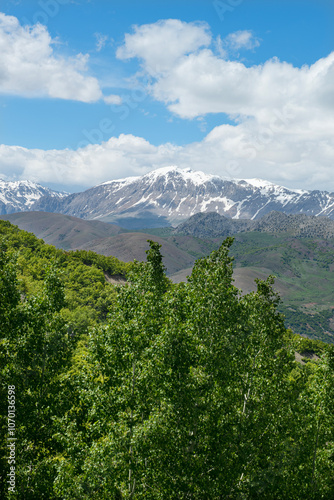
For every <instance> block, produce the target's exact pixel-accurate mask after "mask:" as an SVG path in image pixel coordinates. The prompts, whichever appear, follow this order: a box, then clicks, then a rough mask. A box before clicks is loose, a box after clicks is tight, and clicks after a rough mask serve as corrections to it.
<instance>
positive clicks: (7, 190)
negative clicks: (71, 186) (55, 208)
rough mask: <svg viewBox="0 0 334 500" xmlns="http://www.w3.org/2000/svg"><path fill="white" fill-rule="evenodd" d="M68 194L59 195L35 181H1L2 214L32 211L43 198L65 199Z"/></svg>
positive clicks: (0, 211)
mask: <svg viewBox="0 0 334 500" xmlns="http://www.w3.org/2000/svg"><path fill="white" fill-rule="evenodd" d="M66 195H67V193H58V192H57V191H53V190H52V189H49V188H46V187H44V186H41V185H40V184H37V183H36V182H33V181H26V180H22V181H8V182H7V181H4V180H2V179H1V180H0V214H10V213H14V212H23V211H26V210H31V209H32V208H33V205H34V204H35V203H36V202H37V201H38V200H40V198H42V197H43V196H50V197H57V198H63V197H64V196H66Z"/></svg>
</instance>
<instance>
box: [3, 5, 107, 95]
mask: <svg viewBox="0 0 334 500" xmlns="http://www.w3.org/2000/svg"><path fill="white" fill-rule="evenodd" d="M54 43H55V41H54V40H52V39H51V37H50V34H49V33H48V31H47V28H46V27H45V26H42V25H41V24H36V25H34V26H25V27H23V26H21V25H20V23H19V21H18V19H17V18H16V17H13V16H7V15H5V14H3V13H0V93H2V94H12V95H21V96H25V97H44V96H47V97H53V98H59V99H73V100H76V101H83V102H95V101H97V100H99V99H100V98H101V96H102V93H101V90H100V87H99V83H98V81H97V79H96V78H93V77H91V76H88V75H87V63H88V57H89V56H88V55H87V54H86V55H83V54H78V55H77V56H76V57H74V58H69V57H61V56H56V55H55V53H54V50H53V47H52V45H54Z"/></svg>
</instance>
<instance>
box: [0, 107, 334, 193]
mask: <svg viewBox="0 0 334 500" xmlns="http://www.w3.org/2000/svg"><path fill="white" fill-rule="evenodd" d="M290 116H291V115H290V110H289V109H283V111H282V114H281V115H280V114H279V113H278V116H275V114H274V113H273V115H272V120H271V126H270V127H263V128H261V129H258V126H257V123H256V122H255V121H248V122H245V123H240V124H239V125H236V126H233V125H221V126H218V127H215V128H214V129H213V130H212V131H211V132H210V133H209V134H208V135H207V136H206V137H205V138H204V139H203V140H202V141H201V142H197V143H191V144H188V145H185V146H176V145H174V144H170V143H166V144H161V145H159V146H155V145H152V144H150V143H149V142H148V141H146V140H145V139H143V138H141V137H135V136H133V135H125V134H122V135H120V136H119V137H112V138H111V139H109V140H108V141H106V142H103V143H102V144H90V145H88V146H86V147H84V148H81V149H78V150H77V151H72V150H68V149H66V150H49V151H44V150H38V149H35V150H29V149H26V148H22V147H18V146H5V145H2V146H0V178H3V179H5V180H17V179H30V180H35V181H38V182H40V183H41V184H49V185H52V186H55V185H58V189H63V190H65V191H66V190H68V189H69V186H76V187H77V188H80V189H85V188H88V187H90V186H93V185H96V184H98V183H100V182H104V181H107V180H111V179H117V178H122V177H126V176H131V175H142V174H144V173H147V172H148V171H150V170H152V169H154V168H159V167H163V166H168V165H178V166H179V167H181V168H186V167H189V168H192V169H194V170H203V171H205V172H208V173H214V174H218V175H221V176H223V177H227V178H249V177H259V178H263V179H267V180H270V181H272V182H274V183H277V184H282V185H285V186H287V187H291V188H293V187H295V188H304V189H324V190H329V191H334V181H333V183H330V182H328V179H332V178H333V175H332V171H333V164H334V145H333V139H332V135H331V130H332V129H331V130H328V131H327V133H326V134H325V133H322V134H321V133H320V132H319V134H314V133H313V130H312V128H310V129H303V128H300V129H299V130H298V132H296V131H294V133H293V134H292V133H291V128H293V127H294V125H293V120H291V121H290V118H289V117H290ZM324 128H325V127H324Z"/></svg>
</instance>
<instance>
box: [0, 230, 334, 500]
mask: <svg viewBox="0 0 334 500" xmlns="http://www.w3.org/2000/svg"><path fill="white" fill-rule="evenodd" d="M232 241H233V240H232V239H230V238H228V239H227V240H225V241H224V242H223V244H222V245H221V247H220V249H219V250H217V251H214V252H212V253H211V255H210V256H208V257H207V258H203V259H200V260H198V261H197V262H196V264H195V266H194V269H193V271H192V274H191V276H190V277H189V279H188V282H187V283H180V284H177V285H175V284H173V283H171V281H170V280H169V279H168V278H167V277H166V274H165V269H164V266H163V261H162V256H161V253H160V246H159V245H158V244H157V243H154V242H153V241H150V242H149V244H150V248H149V250H148V251H147V262H145V263H143V262H142V263H139V262H135V263H134V264H133V265H132V266H131V269H130V270H129V271H128V273H127V284H126V285H123V286H116V287H113V299H112V300H111V301H110V304H109V306H108V307H109V309H108V310H109V312H108V315H107V317H106V319H101V321H95V322H94V324H92V326H91V327H89V325H88V326H87V327H85V331H84V335H81V334H80V328H79V327H75V328H74V327H71V328H70V326H69V323H68V320H67V317H66V315H64V313H63V311H64V305H65V306H66V303H65V302H64V301H66V293H65V294H64V284H63V281H62V279H63V278H62V274H61V272H59V271H57V270H56V269H54V268H53V267H52V266H51V267H50V266H49V267H48V268H47V269H46V270H45V275H44V277H43V284H42V285H41V289H40V290H39V291H38V293H32V294H30V295H29V296H23V295H22V293H20V284H19V282H18V280H17V278H16V275H17V273H18V271H19V270H20V268H19V264H18V263H16V264H15V261H13V260H11V257H10V256H9V255H8V252H5V251H4V250H3V251H2V253H1V259H2V260H1V261H0V264H1V269H0V272H1V280H0V294H1V299H2V301H1V305H0V314H1V321H0V324H1V325H2V326H1V328H2V330H1V334H2V335H1V336H2V340H1V344H0V347H1V351H0V355H1V375H2V377H1V384H2V385H1V390H2V395H3V396H4V398H2V401H4V406H3V408H2V411H1V415H4V416H6V408H5V406H6V398H5V394H6V391H7V386H8V385H9V384H13V385H15V386H16V387H17V394H18V396H17V398H18V404H19V408H20V410H19V412H18V417H17V437H18V442H17V456H18V457H19V458H18V460H17V498H29V499H30V498H32V499H33V498H48V499H52V498H54V499H71V500H74V499H112V498H114V499H122V498H124V499H125V498H138V499H139V498H147V499H165V498H180V499H181V498H194V499H227V498H231V499H233V498H236V499H237V498H242V499H253V498H254V499H257V498H258V499H260V498H261V499H263V498H266V499H275V500H279V499H286V498H294V499H297V500H298V499H319V498H322V499H328V500H329V499H332V498H333V497H334V480H333V478H334V474H333V472H334V471H333V468H334V462H333V458H334V439H333V429H334V426H333V423H334V422H333V418H334V417H333V416H334V408H333V403H334V393H333V391H334V377H333V374H334V355H333V350H332V348H331V347H330V346H328V347H324V346H321V348H319V349H320V350H319V352H318V354H319V355H320V356H319V357H318V360H317V361H310V362H308V363H305V364H300V363H297V362H296V361H295V348H296V345H297V344H298V342H303V341H302V340H299V339H296V336H295V335H294V334H293V333H292V332H291V331H289V330H287V329H286V328H285V327H284V318H283V316H282V315H281V314H280V313H279V312H278V309H277V307H278V304H279V297H278V296H277V294H276V293H275V292H274V290H273V278H272V277H269V278H268V280H266V281H258V282H257V291H256V292H252V293H249V294H247V295H242V294H241V293H240V292H239V291H238V290H237V289H236V288H235V287H234V285H233V279H232V271H233V267H232V264H233V262H232V259H231V258H230V257H229V248H230V246H231V244H232ZM90 258H91V262H92V261H93V259H94V258H95V257H92V256H90ZM79 265H81V262H79ZM83 265H85V264H83ZM20 272H21V271H20ZM73 286H75V283H73ZM69 288H70V287H68V286H67V289H69ZM97 295H98V294H97ZM94 300H95V299H94ZM319 345H320V344H319ZM320 351H321V352H320ZM1 429H2V435H3V437H4V439H3V442H4V443H5V440H6V438H5V436H6V419H5V418H3V419H2V423H1ZM2 454H3V456H4V459H3V462H2V465H3V467H2V470H4V471H6V469H7V464H6V450H5V448H4V447H3V448H2ZM1 477H2V489H3V496H4V498H6V494H7V493H6V484H5V475H2V476H1Z"/></svg>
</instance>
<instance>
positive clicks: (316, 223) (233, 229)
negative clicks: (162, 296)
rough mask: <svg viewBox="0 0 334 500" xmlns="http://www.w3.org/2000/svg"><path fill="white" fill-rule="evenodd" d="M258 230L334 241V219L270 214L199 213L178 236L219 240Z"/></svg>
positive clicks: (180, 228)
mask: <svg viewBox="0 0 334 500" xmlns="http://www.w3.org/2000/svg"><path fill="white" fill-rule="evenodd" d="M250 231H259V232H262V233H279V234H283V233H285V234H287V236H297V237H301V238H324V239H329V238H334V220H332V219H330V218H329V217H322V216H318V217H316V216H310V215H305V214H296V215H294V214H290V215H287V214H285V213H282V212H275V211H273V212H270V213H269V214H266V215H264V216H263V217H261V218H260V219H255V220H251V219H229V218H228V217H224V216H223V215H219V214H217V213H215V212H210V213H205V214H203V213H198V214H195V215H193V216H192V217H190V218H189V219H188V220H186V221H185V222H183V223H181V224H180V225H179V226H178V227H177V228H176V229H175V230H174V233H175V234H186V235H191V236H195V237H197V238H219V237H225V238H226V237H227V236H232V235H234V234H237V233H244V232H250Z"/></svg>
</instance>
